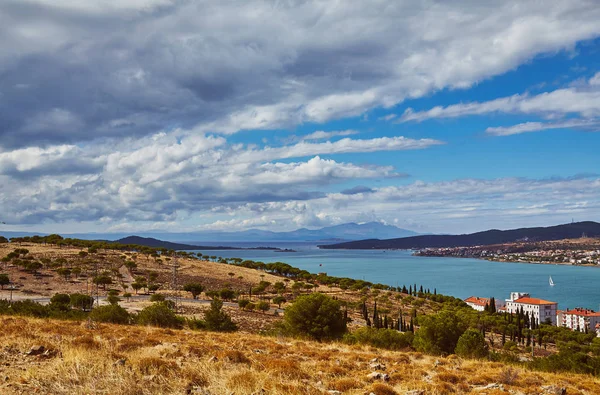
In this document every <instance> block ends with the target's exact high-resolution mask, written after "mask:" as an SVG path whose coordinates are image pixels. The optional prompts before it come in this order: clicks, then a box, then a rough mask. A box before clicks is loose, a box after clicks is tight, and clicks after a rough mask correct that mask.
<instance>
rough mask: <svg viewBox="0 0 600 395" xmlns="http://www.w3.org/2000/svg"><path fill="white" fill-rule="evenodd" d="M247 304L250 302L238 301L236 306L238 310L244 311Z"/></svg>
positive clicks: (245, 300)
mask: <svg viewBox="0 0 600 395" xmlns="http://www.w3.org/2000/svg"><path fill="white" fill-rule="evenodd" d="M248 303H250V301H249V300H248V299H240V300H238V306H240V309H242V310H243V309H245V308H246V306H248Z"/></svg>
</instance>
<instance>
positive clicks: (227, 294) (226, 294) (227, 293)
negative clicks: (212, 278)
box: [219, 288, 236, 300]
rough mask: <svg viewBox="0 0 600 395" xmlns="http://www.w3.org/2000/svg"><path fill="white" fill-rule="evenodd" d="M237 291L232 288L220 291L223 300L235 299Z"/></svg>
mask: <svg viewBox="0 0 600 395" xmlns="http://www.w3.org/2000/svg"><path fill="white" fill-rule="evenodd" d="M235 295H236V294H235V291H233V290H231V289H227V288H224V289H222V290H220V291H219V296H220V297H221V299H223V300H233V299H234V298H235Z"/></svg>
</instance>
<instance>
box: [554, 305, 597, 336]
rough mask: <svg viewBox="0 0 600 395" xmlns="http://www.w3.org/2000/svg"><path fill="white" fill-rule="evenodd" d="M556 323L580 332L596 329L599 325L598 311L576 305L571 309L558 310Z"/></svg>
mask: <svg viewBox="0 0 600 395" xmlns="http://www.w3.org/2000/svg"><path fill="white" fill-rule="evenodd" d="M556 318H557V320H558V325H560V326H564V327H567V328H569V329H571V330H578V331H580V332H585V330H586V329H587V330H588V331H594V330H596V327H597V326H598V325H600V312H596V311H594V310H589V309H583V308H581V307H577V308H575V309H573V310H569V309H567V310H565V311H560V310H559V311H558V313H557V317H556Z"/></svg>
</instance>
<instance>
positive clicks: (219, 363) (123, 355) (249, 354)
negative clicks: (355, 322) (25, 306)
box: [0, 317, 600, 395]
mask: <svg viewBox="0 0 600 395" xmlns="http://www.w3.org/2000/svg"><path fill="white" fill-rule="evenodd" d="M0 336H1V338H2V342H1V348H0V360H1V361H2V363H1V364H0V393H1V394H7V395H8V394H33V393H36V394H82V395H83V394H112V395H119V394H123V395H125V394H132V395H133V394H136V395H137V394H186V393H191V394H193V393H195V394H215V395H216V394H281V395H288V394H335V393H343V394H370V393H374V394H377V395H388V394H450V393H462V394H467V393H472V394H508V393H511V394H555V393H561V392H562V389H566V391H567V392H566V393H567V394H569V395H571V394H598V393H600V381H598V380H597V379H595V378H593V377H591V376H582V375H574V374H551V373H540V372H532V371H528V370H523V369H520V368H515V367H509V366H507V365H503V364H500V363H490V362H482V361H476V360H463V359H460V358H457V357H454V356H453V357H450V358H436V357H430V356H425V355H422V354H419V353H414V352H408V353H404V352H392V351H384V350H378V349H373V348H369V347H364V346H348V345H344V344H340V343H324V344H321V343H315V342H310V341H300V340H294V339H288V338H275V337H264V336H259V335H253V334H239V333H233V334H220V333H211V332H192V331H185V330H165V329H157V328H146V327H135V326H133V327H129V326H117V325H108V324H101V325H98V326H95V327H93V328H90V327H88V326H87V324H86V323H85V322H84V323H82V322H63V321H47V320H38V319H28V318H19V317H0ZM35 346H43V347H44V352H43V353H42V354H40V355H28V354H29V353H31V350H32V347H35ZM34 350H35V349H34ZM46 350H47V351H46ZM40 352H41V350H40ZM33 354H36V352H35V351H34V352H33ZM373 372H377V373H381V376H382V377H380V378H377V377H369V375H372V373H373ZM383 375H387V376H383ZM374 376H377V375H374ZM335 391H339V392H335Z"/></svg>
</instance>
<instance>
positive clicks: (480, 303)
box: [465, 296, 490, 311]
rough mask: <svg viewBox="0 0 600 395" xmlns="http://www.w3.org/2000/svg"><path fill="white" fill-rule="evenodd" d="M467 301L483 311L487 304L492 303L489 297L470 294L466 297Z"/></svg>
mask: <svg viewBox="0 0 600 395" xmlns="http://www.w3.org/2000/svg"><path fill="white" fill-rule="evenodd" d="M465 303H466V304H468V305H469V306H471V307H472V308H474V309H475V310H477V311H483V310H484V309H485V305H487V304H488V303H490V300H489V299H488V298H480V297H477V296H469V297H468V298H466V299H465Z"/></svg>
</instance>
